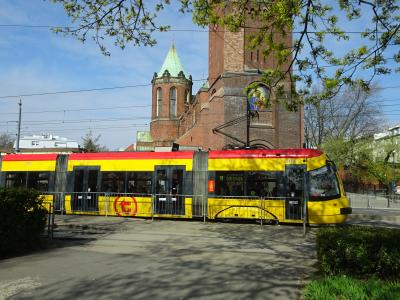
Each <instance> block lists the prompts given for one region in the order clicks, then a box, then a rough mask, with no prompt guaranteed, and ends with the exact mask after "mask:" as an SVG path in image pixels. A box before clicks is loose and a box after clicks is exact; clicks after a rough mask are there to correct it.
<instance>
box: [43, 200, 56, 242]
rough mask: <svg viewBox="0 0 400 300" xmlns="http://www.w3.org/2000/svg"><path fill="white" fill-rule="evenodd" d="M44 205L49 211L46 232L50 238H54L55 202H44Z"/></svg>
mask: <svg viewBox="0 0 400 300" xmlns="http://www.w3.org/2000/svg"><path fill="white" fill-rule="evenodd" d="M42 207H43V208H44V209H45V210H46V211H47V213H46V227H45V233H46V235H47V237H48V238H50V239H53V234H54V224H55V222H54V219H55V217H54V213H55V211H54V204H53V202H43V203H42Z"/></svg>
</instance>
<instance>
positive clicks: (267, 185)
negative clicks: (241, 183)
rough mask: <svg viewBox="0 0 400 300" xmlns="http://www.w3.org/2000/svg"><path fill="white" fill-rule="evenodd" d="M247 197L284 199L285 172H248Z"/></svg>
mask: <svg viewBox="0 0 400 300" xmlns="http://www.w3.org/2000/svg"><path fill="white" fill-rule="evenodd" d="M246 187H247V189H246V195H247V196H257V197H260V196H261V197H283V196H284V190H285V189H284V184H283V172H246Z"/></svg>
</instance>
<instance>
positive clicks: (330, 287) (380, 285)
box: [304, 276, 400, 300]
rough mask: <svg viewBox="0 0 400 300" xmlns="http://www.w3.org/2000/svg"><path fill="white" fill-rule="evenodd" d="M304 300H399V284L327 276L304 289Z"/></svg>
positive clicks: (396, 282)
mask: <svg viewBox="0 0 400 300" xmlns="http://www.w3.org/2000/svg"><path fill="white" fill-rule="evenodd" d="M304 299H305V300H320V299H321V300H322V299H323V300H331V299H332V300H338V299H340V300H347V299H349V300H350V299H351V300H367V299H368V300H374V299H376V300H378V299H379V300H394V299H400V282H398V281H386V280H380V279H367V280H362V279H355V278H352V277H347V276H328V277H324V278H321V279H316V280H314V281H312V282H310V283H309V284H308V285H307V286H306V287H305V289H304Z"/></svg>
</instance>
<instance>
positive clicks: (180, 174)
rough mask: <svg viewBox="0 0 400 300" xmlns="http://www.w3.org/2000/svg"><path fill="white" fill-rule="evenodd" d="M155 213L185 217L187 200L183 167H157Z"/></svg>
mask: <svg viewBox="0 0 400 300" xmlns="http://www.w3.org/2000/svg"><path fill="white" fill-rule="evenodd" d="M154 173H155V181H154V182H155V185H154V187H155V191H154V194H155V197H154V213H156V214H168V215H184V214H185V205H184V204H185V203H184V202H185V199H184V196H183V191H184V174H185V168H184V167H183V166H156V168H155V172H154Z"/></svg>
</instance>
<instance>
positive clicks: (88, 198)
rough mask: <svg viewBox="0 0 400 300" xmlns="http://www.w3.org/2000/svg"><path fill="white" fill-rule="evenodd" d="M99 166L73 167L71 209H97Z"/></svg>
mask: <svg viewBox="0 0 400 300" xmlns="http://www.w3.org/2000/svg"><path fill="white" fill-rule="evenodd" d="M99 172H100V167H75V168H74V193H73V196H72V203H71V208H72V210H73V211H85V212H86V211H88V212H95V211H98V195H97V191H98V186H99Z"/></svg>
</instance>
